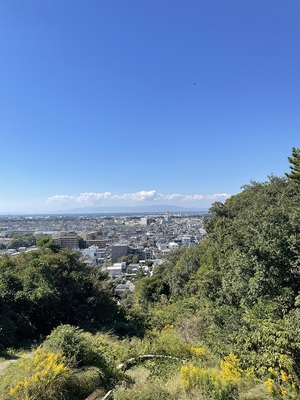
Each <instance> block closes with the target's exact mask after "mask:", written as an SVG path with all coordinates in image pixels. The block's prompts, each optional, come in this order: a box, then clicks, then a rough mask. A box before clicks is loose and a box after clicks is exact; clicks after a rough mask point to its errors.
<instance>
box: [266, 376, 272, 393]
mask: <svg viewBox="0 0 300 400" xmlns="http://www.w3.org/2000/svg"><path fill="white" fill-rule="evenodd" d="M273 383H274V379H271V378H269V379H267V380H266V381H265V382H264V384H265V385H266V387H267V390H268V392H269V393H273Z"/></svg>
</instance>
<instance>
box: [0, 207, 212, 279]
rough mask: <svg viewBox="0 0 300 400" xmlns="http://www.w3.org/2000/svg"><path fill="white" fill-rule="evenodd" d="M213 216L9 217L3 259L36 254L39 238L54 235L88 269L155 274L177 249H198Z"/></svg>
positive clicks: (2, 229) (0, 246)
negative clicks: (88, 267) (196, 246)
mask: <svg viewBox="0 0 300 400" xmlns="http://www.w3.org/2000/svg"><path fill="white" fill-rule="evenodd" d="M208 217H209V215H208V214H207V213H199V214H192V213H191V214H175V213H174V214H172V213H170V212H168V211H166V212H165V213H163V214H159V215H105V216H103V215H93V214H91V215H89V214H87V215H32V216H27V215H26V216H24V215H10V216H1V217H0V254H7V255H8V256H9V257H14V256H16V255H18V254H20V253H22V252H28V251H32V250H34V249H36V238H38V237H39V236H40V235H43V234H46V235H51V237H52V238H53V239H54V240H55V242H56V243H57V244H58V245H59V246H60V247H63V248H70V249H74V250H78V251H80V252H81V254H82V259H83V260H84V261H85V262H86V263H87V264H89V265H92V266H95V267H96V266H99V267H100V268H102V269H103V270H106V271H107V273H108V275H109V276H110V277H111V278H116V277H123V278H125V279H130V277H132V276H135V275H136V274H137V273H138V271H140V272H142V273H144V274H151V273H152V271H153V268H154V267H155V265H158V264H160V263H161V262H162V259H163V257H164V256H165V255H166V254H167V253H169V252H171V251H172V250H174V249H177V248H180V247H188V246H191V245H193V244H197V243H200V241H201V240H202V238H203V236H204V235H205V230H204V227H203V222H204V220H205V219H206V218H208Z"/></svg>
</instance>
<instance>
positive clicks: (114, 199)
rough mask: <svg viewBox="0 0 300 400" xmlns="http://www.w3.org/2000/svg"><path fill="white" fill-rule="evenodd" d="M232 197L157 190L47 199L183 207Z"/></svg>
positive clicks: (67, 201) (50, 198) (88, 203)
mask: <svg viewBox="0 0 300 400" xmlns="http://www.w3.org/2000/svg"><path fill="white" fill-rule="evenodd" d="M230 196H231V195H230V194H227V193H215V194H180V193H172V194H163V193H158V192H157V191H156V190H141V191H139V192H133V193H123V194H113V193H111V192H103V193H94V192H88V193H80V194H79V195H68V194H66V195H64V194H57V195H54V196H51V197H49V198H48V199H47V204H49V205H50V204H52V205H55V204H56V205H58V204H59V205H60V206H61V205H62V204H64V205H68V206H71V205H86V206H100V205H107V204H110V205H113V204H118V205H120V204H122V205H134V204H157V203H158V202H159V201H164V202H167V203H169V202H172V204H177V205H181V206H188V207H191V206H195V207H201V206H209V205H210V204H211V203H213V202H215V201H225V200H226V199H227V198H229V197H230Z"/></svg>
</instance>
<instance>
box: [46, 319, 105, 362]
mask: <svg viewBox="0 0 300 400" xmlns="http://www.w3.org/2000/svg"><path fill="white" fill-rule="evenodd" d="M43 348H44V349H46V350H49V351H54V352H60V353H61V354H62V355H63V356H64V357H65V358H66V363H67V364H68V365H69V366H70V367H83V366H96V367H106V365H105V360H104V358H103V356H102V355H101V353H100V351H99V349H98V348H97V343H96V340H95V339H94V337H93V336H92V335H91V334H88V333H85V332H84V331H83V330H82V329H79V328H77V327H75V326H71V325H60V326H58V327H57V328H56V329H54V330H53V331H52V332H51V334H50V335H49V336H47V338H46V340H45V341H44V343H43Z"/></svg>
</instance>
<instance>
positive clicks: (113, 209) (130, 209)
mask: <svg viewBox="0 0 300 400" xmlns="http://www.w3.org/2000/svg"><path fill="white" fill-rule="evenodd" d="M166 211H168V212H181V213H184V212H193V211H195V212H207V211H208V209H207V208H186V207H181V206H175V205H169V204H155V205H143V206H102V207H81V208H72V209H69V210H63V211H62V210H61V211H58V212H61V213H73V214H77V213H87V214H89V213H93V214H97V213H100V214H104V213H122V212H126V213H134V212H138V213H141V212H145V213H147V212H151V213H154V212H159V213H162V212H166Z"/></svg>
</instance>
